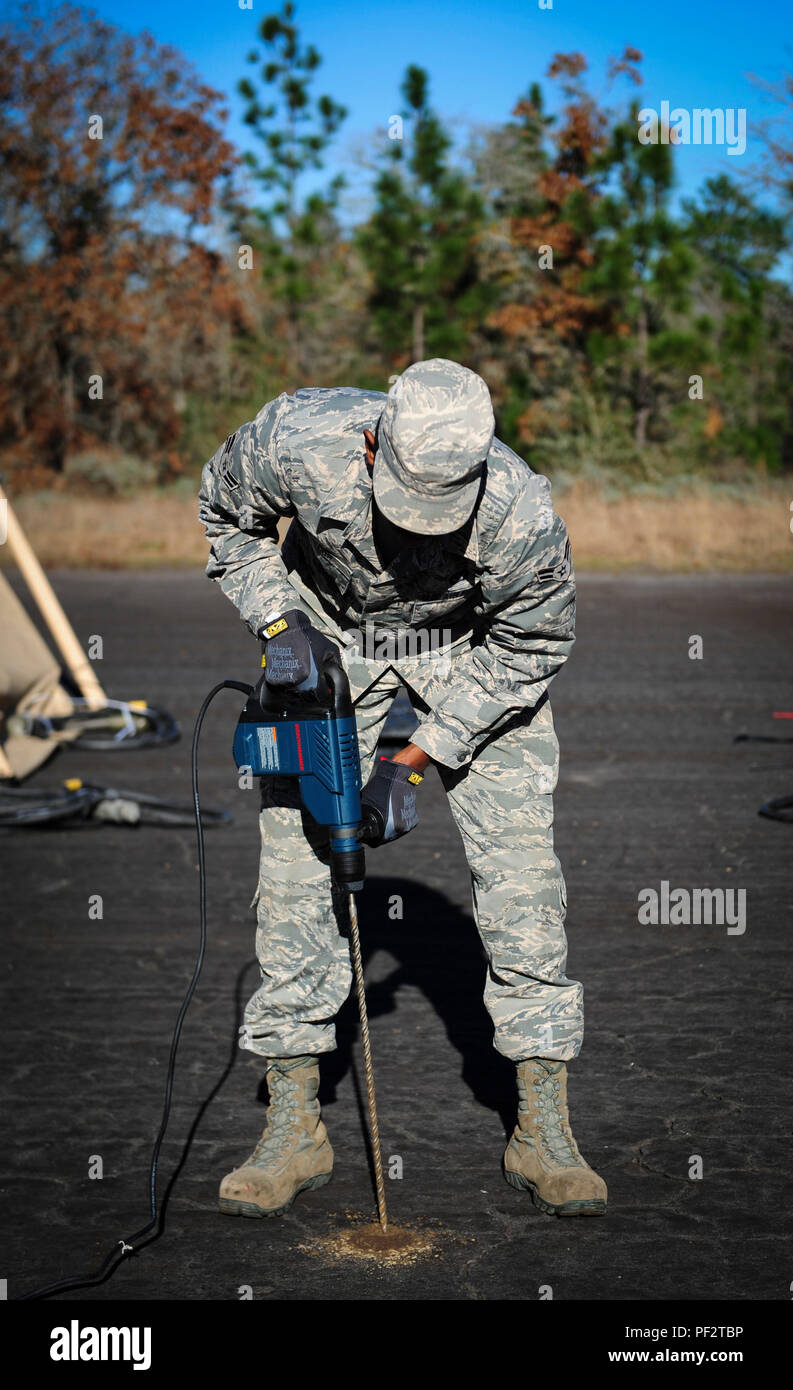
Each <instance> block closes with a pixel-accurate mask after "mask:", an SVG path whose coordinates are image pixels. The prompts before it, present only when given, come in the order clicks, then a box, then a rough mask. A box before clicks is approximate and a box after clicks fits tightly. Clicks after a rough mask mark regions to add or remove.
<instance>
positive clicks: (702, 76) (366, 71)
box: [3, 0, 793, 194]
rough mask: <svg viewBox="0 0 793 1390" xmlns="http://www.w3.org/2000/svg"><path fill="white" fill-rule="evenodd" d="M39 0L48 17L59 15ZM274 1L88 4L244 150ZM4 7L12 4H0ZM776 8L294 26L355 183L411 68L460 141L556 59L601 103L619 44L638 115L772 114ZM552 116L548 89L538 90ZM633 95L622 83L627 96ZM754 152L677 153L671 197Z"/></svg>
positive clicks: (337, 161)
mask: <svg viewBox="0 0 793 1390" xmlns="http://www.w3.org/2000/svg"><path fill="white" fill-rule="evenodd" d="M54 7H55V6H54V0H42V8H44V9H52V8H54ZM278 7H279V4H278V0H253V9H252V10H242V9H240V8H239V4H238V0H191V2H190V3H183V2H182V0H96V3H95V4H93V5H92V6H91V8H93V9H95V10H96V11H97V12H98V13H99V14H100V15H102V16H103V17H104V18H107V19H110V20H112V21H113V22H115V23H117V24H118V25H120V26H121V27H123V28H125V29H128V30H130V31H132V32H137V31H139V30H140V29H143V28H147V29H149V30H150V31H151V32H152V33H153V34H154V35H155V37H156V38H157V39H159V40H160V41H162V42H168V43H172V44H174V45H175V46H176V47H178V48H179V49H181V50H182V51H183V52H184V53H185V54H186V55H187V57H188V58H189V59H190V60H191V61H192V62H193V63H194V65H195V66H196V67H197V68H198V69H199V71H200V72H201V74H202V75H203V76H204V77H205V78H206V79H207V80H208V81H209V82H210V83H211V84H212V85H214V86H216V87H218V88H219V89H220V90H222V91H223V92H224V93H226V94H227V95H228V97H229V102H230V106H231V112H232V116H231V121H230V125H229V134H230V136H231V138H232V139H233V140H234V141H235V143H237V144H239V145H241V146H244V145H245V143H247V142H248V132H247V129H246V127H245V126H244V125H243V124H242V122H241V120H240V112H241V102H240V99H239V98H238V97H237V96H236V95H235V85H236V82H237V81H238V79H239V77H240V76H242V75H243V74H244V73H245V72H246V71H247V67H248V65H247V64H246V62H245V57H246V54H247V52H248V50H249V49H250V48H251V46H252V44H253V43H254V42H255V40H256V29H257V26H258V24H259V23H260V21H261V19H262V17H263V16H264V15H265V14H267V13H269V12H271V11H273V10H275V9H277V8H278ZM3 8H6V6H3ZM784 11H785V7H784V5H782V4H780V3H779V0H776V2H775V0H753V3H751V4H747V3H746V0H697V3H696V4H693V5H691V6H684V5H671V4H669V3H655V4H644V5H640V4H639V3H637V0H609V2H608V3H602V2H601V3H598V0H553V9H551V10H541V9H540V8H539V4H538V0H489V3H475V0H398V2H397V0H382V3H377V4H369V3H363V0H297V22H298V25H299V28H300V30H301V34H302V36H303V38H304V39H305V40H310V41H311V42H313V43H314V44H315V46H316V47H317V48H318V49H319V51H320V53H321V54H322V57H323V60H324V61H323V65H322V67H321V68H320V70H319V76H318V84H317V90H322V91H327V92H328V93H329V94H330V95H332V96H333V97H335V98H336V99H337V100H339V101H341V102H343V103H344V105H345V106H347V107H348V108H349V112H350V114H349V116H348V118H347V121H346V122H345V124H344V126H343V127H342V130H341V132H340V135H339V137H338V139H337V142H336V144H335V146H334V147H333V150H332V152H331V153H330V155H329V157H328V160H327V167H328V172H329V173H335V172H337V171H338V170H343V171H344V172H346V173H348V174H351V175H352V181H353V184H355V183H356V182H357V185H358V188H359V189H360V188H362V186H363V185H362V182H361V180H362V177H363V176H362V175H361V173H360V172H358V173H357V174H356V172H355V153H356V151H363V153H364V154H368V155H370V156H371V155H373V154H374V153H375V148H376V147H375V141H374V140H373V138H372V137H373V134H374V132H375V130H376V129H377V128H378V127H380V128H382V127H384V126H385V124H386V122H387V120H388V117H389V115H391V113H392V112H394V111H396V110H398V109H399V105H400V103H399V97H398V90H399V84H400V80H401V77H402V74H403V73H404V70H405V68H406V66H407V65H408V64H409V63H417V64H419V65H420V66H422V67H425V68H427V70H428V71H429V73H430V77H431V83H432V86H431V93H432V100H433V104H434V106H435V107H436V109H437V110H438V111H439V113H440V114H441V115H442V116H443V117H444V118H446V119H447V120H448V121H449V122H450V124H451V127H452V130H453V132H454V133H455V136H456V137H457V138H458V139H459V140H461V141H462V140H463V139H464V136H465V133H466V130H467V129H468V128H469V127H471V126H481V125H486V124H488V123H498V122H500V121H503V120H505V119H507V118H508V116H509V112H510V109H511V107H512V106H513V105H514V102H515V100H516V99H517V97H518V96H519V95H520V94H521V93H523V92H524V91H525V90H526V88H527V86H528V84H529V83H530V82H531V81H532V80H535V79H539V80H542V79H543V75H544V72H545V69H546V68H547V66H548V62H549V60H550V58H551V56H552V55H553V54H554V53H555V52H557V51H565V52H566V51H571V50H578V51H581V52H583V53H584V54H585V55H586V57H587V58H588V59H589V62H590V71H591V74H592V78H593V87H594V89H595V90H596V91H597V92H602V93H603V94H606V77H605V71H606V61H607V58H608V56H609V55H615V56H616V55H618V54H619V53H620V52H621V51H622V49H623V47H624V46H625V44H628V43H629V44H631V45H633V46H635V47H637V48H639V49H640V50H641V51H642V52H643V53H644V55H645V58H644V62H643V64H642V69H643V72H644V86H643V88H642V89H641V90H640V95H641V101H642V104H643V105H648V106H655V107H659V106H660V102H661V100H662V99H668V100H669V101H670V102H671V105H672V106H675V105H678V106H683V107H688V108H691V107H695V106H701V107H724V108H727V107H736V108H737V107H745V108H746V109H747V113H748V115H747V120H748V122H749V124H750V125H751V122H752V121H753V120H757V119H760V118H761V117H762V116H763V115H764V114H766V113H767V108H764V103H763V98H762V95H761V94H760V93H758V91H757V89H756V88H755V87H754V86H753V84H752V83H751V81H750V80H749V76H748V74H749V73H750V72H754V73H756V74H757V75H758V76H759V77H761V78H765V79H767V80H770V81H774V80H777V79H778V78H779V77H780V76H781V74H782V71H783V70H784V68H785V66H787V68H788V70H791V69H793V51H792V50H791V32H790V26H787V25H786V23H785V19H784ZM543 86H544V88H545V91H546V96H547V98H548V101H549V105H551V106H552V107H553V102H552V101H551V100H550V98H551V95H552V84H551V83H549V82H543ZM624 90H625V91H626V94H627V86H626V87H625V88H624ZM759 153H760V148H759V146H758V144H757V143H756V142H752V141H751V140H750V142H749V145H748V148H747V152H746V154H745V155H744V156H742V157H741V158H737V157H734V156H728V155H727V151H726V149H725V148H719V147H715V146H712V147H707V146H699V147H697V146H693V145H692V146H688V147H683V148H681V149H679V150H678V151H677V152H676V165H677V170H678V178H679V191H680V193H682V194H687V193H692V192H693V191H694V190H695V189H696V187H697V186H698V185H699V184H700V183H701V182H702V180H703V179H704V178H705V177H708V176H710V175H712V174H716V173H719V172H728V173H731V174H733V175H736V174H738V173H739V172H740V169H741V168H744V167H746V165H748V164H749V163H751V162H752V161H756V160H757V158H758V156H759Z"/></svg>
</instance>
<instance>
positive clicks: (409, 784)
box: [361, 758, 424, 845]
mask: <svg viewBox="0 0 793 1390" xmlns="http://www.w3.org/2000/svg"><path fill="white" fill-rule="evenodd" d="M423 780H424V778H423V775H422V773H420V772H416V770H415V768H413V767H410V766H409V765H408V763H393V762H391V760H390V758H381V760H380V762H379V763H378V764H377V767H376V769H375V771H374V773H373V775H372V776H371V777H370V778H369V781H368V782H367V783H366V786H365V787H364V789H363V791H362V792H361V811H362V813H363V824H362V829H361V839H362V840H363V841H364V842H365V844H367V845H385V844H388V842H389V840H398V839H399V837H400V835H407V833H408V831H409V830H412V829H413V827H414V825H418V820H419V816H418V811H417V810H416V788H417V787H419V786H420V785H421V783H422V782H423Z"/></svg>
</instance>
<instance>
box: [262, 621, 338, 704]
mask: <svg viewBox="0 0 793 1390" xmlns="http://www.w3.org/2000/svg"><path fill="white" fill-rule="evenodd" d="M257 635H258V637H259V638H260V640H261V641H263V642H264V643H265V648H264V678H265V680H266V682H267V684H268V685H272V686H280V687H283V686H289V687H290V688H291V689H292V690H300V691H303V692H309V693H311V692H316V691H317V690H318V688H319V684H320V679H321V677H320V672H321V670H322V668H323V666H324V665H325V664H326V663H327V662H328V661H333V662H336V663H337V664H338V665H339V666H340V665H341V653H340V651H339V649H338V647H337V646H336V643H335V642H331V640H330V638H329V637H326V636H325V634H324V632H320V631H319V629H318V628H316V627H312V625H311V621H310V619H309V618H308V617H307V615H306V614H305V613H303V612H301V611H300V609H299V608H290V609H289V612H288V613H284V614H283V616H282V617H280V618H277V619H276V620H275V621H274V622H272V623H268V625H267V627H261V628H259V631H258V634H257Z"/></svg>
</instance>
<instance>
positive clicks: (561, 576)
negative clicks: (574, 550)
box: [537, 539, 572, 584]
mask: <svg viewBox="0 0 793 1390" xmlns="http://www.w3.org/2000/svg"><path fill="white" fill-rule="evenodd" d="M571 570H572V558H571V555H570V541H569V539H568V540H567V541H565V547H564V555H563V556H562V558H561V560H559V561H558V562H557V563H556V564H555V565H546V566H545V567H544V568H543V569H540V570H538V571H537V578H538V579H539V581H540V583H541V584H551V583H554V582H555V583H556V584H564V582H565V580H566V579H569V578H570V572H571Z"/></svg>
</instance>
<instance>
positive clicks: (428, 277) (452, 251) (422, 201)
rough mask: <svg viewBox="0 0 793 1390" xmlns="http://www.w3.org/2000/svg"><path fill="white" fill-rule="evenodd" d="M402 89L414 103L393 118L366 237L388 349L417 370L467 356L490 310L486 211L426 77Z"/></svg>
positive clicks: (364, 248) (412, 71)
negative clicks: (428, 362) (480, 243)
mask: <svg viewBox="0 0 793 1390" xmlns="http://www.w3.org/2000/svg"><path fill="white" fill-rule="evenodd" d="M401 91H402V96H403V98H404V102H405V106H404V109H403V111H402V113H401V114H400V116H399V117H398V118H397V121H395V122H392V127H393V130H392V132H390V133H392V135H393V136H395V138H392V141H391V145H390V148H389V150H388V152H387V154H386V155H385V156H384V160H383V167H382V168H381V170H380V172H379V174H378V176H377V179H376V181H375V188H374V192H375V199H376V205H375V209H374V212H373V213H372V216H371V217H370V218H369V220H368V222H367V223H366V224H365V225H364V226H363V227H362V228H361V229H359V232H358V238H357V240H358V246H359V248H360V251H361V254H362V256H363V259H364V261H365V263H366V265H367V267H368V269H369V272H370V274H371V279H372V288H371V294H370V297H369V307H370V310H371V312H372V314H373V316H374V320H375V324H376V327H377V331H378V335H379V338H380V341H381V343H382V345H383V352H384V354H385V357H386V359H387V360H388V361H389V362H391V363H398V364H400V365H407V363H409V362H410V361H414V362H415V361H420V360H421V359H422V358H424V357H427V356H447V357H453V358H457V357H461V356H464V355H465V351H466V342H467V337H468V332H469V329H470V326H471V325H472V323H473V322H475V321H476V319H477V317H478V316H479V314H480V313H481V312H482V309H483V304H484V300H483V287H482V283H481V280H480V277H479V270H478V263H477V238H478V235H479V233H480V230H481V228H482V225H483V214H484V208H483V202H482V199H481V197H480V195H479V194H478V193H477V192H475V191H474V190H473V189H472V188H471V187H470V186H469V184H468V182H467V180H466V178H465V176H464V174H463V173H462V172H461V171H460V170H458V169H456V168H454V167H453V165H452V164H451V162H450V158H449V151H450V147H451V140H450V138H449V135H448V134H447V132H446V131H445V130H444V128H443V126H442V124H441V122H440V120H439V119H438V117H437V116H436V115H435V113H434V112H433V110H432V109H431V107H430V105H429V89H428V78H427V74H426V72H425V71H424V70H423V69H422V68H419V67H414V66H411V67H409V68H408V69H407V72H406V74H405V78H404V81H403V83H402V88H401Z"/></svg>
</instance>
